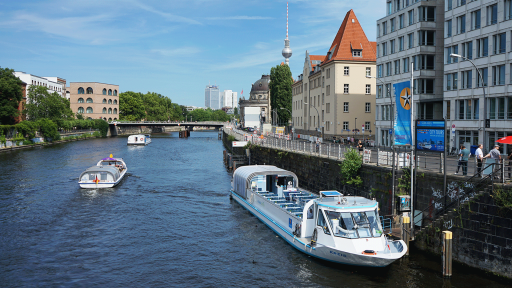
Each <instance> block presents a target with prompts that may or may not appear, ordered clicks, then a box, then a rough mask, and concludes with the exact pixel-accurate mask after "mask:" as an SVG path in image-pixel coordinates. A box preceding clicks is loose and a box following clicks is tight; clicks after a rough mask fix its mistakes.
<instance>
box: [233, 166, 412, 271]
mask: <svg viewBox="0 0 512 288" xmlns="http://www.w3.org/2000/svg"><path fill="white" fill-rule="evenodd" d="M298 183H299V181H298V179H297V176H296V175H295V174H294V173H293V172H290V171H286V170H283V169H280V168H277V167H275V166H268V165H257V166H243V167H240V168H238V169H236V171H235V172H234V174H233V182H232V189H231V197H232V198H233V199H235V200H236V201H237V202H238V203H240V205H242V206H243V207H245V208H246V209H247V210H249V211H250V212H251V213H252V214H254V215H255V216H256V217H258V218H259V219H260V220H261V221H262V222H263V223H265V224H266V225H267V226H268V227H270V228H271V229H272V230H274V232H276V233H277V234H278V235H279V236H281V237H282V238H283V239H285V240H286V241H287V242H288V243H289V244H290V245H292V246H293V247H295V248H296V249H298V250H299V251H301V252H304V253H306V254H308V255H311V256H314V257H317V258H320V259H323V260H327V261H332V262H336V263H342V264H349V265H360V266H371V267H384V266H387V265H389V264H391V263H392V262H393V261H395V260H397V259H399V258H401V257H402V256H403V255H404V254H405V253H406V252H407V247H406V245H405V243H404V241H402V240H397V241H392V240H389V239H387V237H386V235H385V234H384V233H383V229H382V224H381V221H380V218H379V209H378V202H376V201H375V200H370V199H366V198H363V197H353V196H343V195H342V194H341V193H339V192H337V191H321V192H320V195H319V196H316V195H314V194H311V193H308V192H304V191H300V190H299V189H298Z"/></svg>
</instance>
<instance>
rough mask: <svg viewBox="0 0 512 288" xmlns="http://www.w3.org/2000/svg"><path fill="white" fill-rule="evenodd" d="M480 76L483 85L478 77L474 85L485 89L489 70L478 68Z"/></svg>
mask: <svg viewBox="0 0 512 288" xmlns="http://www.w3.org/2000/svg"><path fill="white" fill-rule="evenodd" d="M479 70H480V74H481V75H482V78H483V81H484V82H483V83H482V79H480V76H478V77H477V78H476V79H477V81H476V83H477V85H478V87H482V86H485V87H487V84H488V83H487V79H489V69H488V68H480V69H479Z"/></svg>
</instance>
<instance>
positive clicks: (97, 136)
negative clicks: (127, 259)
mask: <svg viewBox="0 0 512 288" xmlns="http://www.w3.org/2000/svg"><path fill="white" fill-rule="evenodd" d="M92 136H93V137H96V138H100V137H104V136H102V134H101V133H100V131H94V133H92Z"/></svg>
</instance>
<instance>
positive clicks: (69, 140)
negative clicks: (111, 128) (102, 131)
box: [0, 136, 101, 153]
mask: <svg viewBox="0 0 512 288" xmlns="http://www.w3.org/2000/svg"><path fill="white" fill-rule="evenodd" d="M96 138H101V137H95V136H91V137H87V138H74V139H65V140H57V141H52V142H42V143H34V144H29V145H19V146H10V147H2V148H0V153H2V152H10V151H16V150H23V149H30V148H37V147H44V146H52V145H55V144H60V143H67V142H75V141H83V140H89V139H96Z"/></svg>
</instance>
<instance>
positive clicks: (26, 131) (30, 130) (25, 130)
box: [14, 121, 39, 139]
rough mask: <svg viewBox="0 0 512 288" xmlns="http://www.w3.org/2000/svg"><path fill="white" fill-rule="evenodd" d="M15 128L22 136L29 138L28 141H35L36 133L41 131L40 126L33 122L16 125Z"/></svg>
mask: <svg viewBox="0 0 512 288" xmlns="http://www.w3.org/2000/svg"><path fill="white" fill-rule="evenodd" d="M14 128H16V130H17V131H18V132H19V133H21V135H22V136H27V138H28V139H33V138H34V137H36V131H37V130H38V129H39V125H37V123H36V122H32V121H22V122H20V123H18V124H16V125H14Z"/></svg>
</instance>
